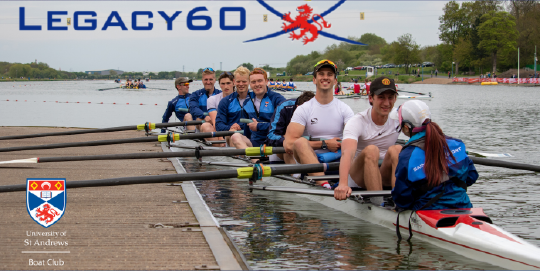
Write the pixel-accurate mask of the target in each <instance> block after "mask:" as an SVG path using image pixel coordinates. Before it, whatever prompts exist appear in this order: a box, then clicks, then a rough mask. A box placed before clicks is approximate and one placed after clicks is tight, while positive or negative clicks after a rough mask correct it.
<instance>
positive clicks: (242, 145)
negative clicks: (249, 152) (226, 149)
mask: <svg viewBox="0 0 541 271" xmlns="http://www.w3.org/2000/svg"><path fill="white" fill-rule="evenodd" d="M231 144H232V146H234V147H235V148H237V149H246V148H247V147H253V146H252V142H251V141H250V139H248V138H247V137H245V136H243V135H241V134H233V135H232V136H231Z"/></svg>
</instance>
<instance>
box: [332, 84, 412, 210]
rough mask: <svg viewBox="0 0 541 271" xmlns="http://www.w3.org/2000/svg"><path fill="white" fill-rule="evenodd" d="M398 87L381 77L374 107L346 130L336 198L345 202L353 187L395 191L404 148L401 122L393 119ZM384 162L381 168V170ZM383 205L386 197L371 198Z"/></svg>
mask: <svg viewBox="0 0 541 271" xmlns="http://www.w3.org/2000/svg"><path fill="white" fill-rule="evenodd" d="M396 96H397V91H396V85H395V83H394V80H393V79H389V78H387V77H385V76H381V77H378V78H376V79H375V80H374V82H372V84H371V86H370V94H369V96H368V101H369V102H370V105H371V106H372V107H370V108H368V109H366V110H365V111H363V112H360V113H358V114H356V115H355V116H354V117H353V118H352V119H351V120H350V121H349V122H348V123H347V125H346V127H345V128H344V138H343V141H342V159H341V160H340V183H339V185H338V187H336V189H335V190H334V198H335V199H337V200H345V199H346V198H347V197H349V195H351V191H352V189H351V187H356V188H362V189H366V190H382V189H383V188H386V189H391V188H392V187H394V183H395V179H396V177H395V169H396V165H397V164H398V154H399V153H400V151H401V149H402V147H401V146H400V145H395V144H396V140H397V139H398V134H399V133H398V131H397V130H396V128H397V127H398V126H399V124H400V123H398V121H397V120H393V119H391V118H389V114H390V113H391V111H392V109H393V106H394V103H395V102H396ZM380 160H382V161H383V162H382V163H381V167H380V166H378V163H379V161H380ZM371 201H372V203H374V204H376V205H380V204H381V203H382V201H383V199H382V197H373V198H371Z"/></svg>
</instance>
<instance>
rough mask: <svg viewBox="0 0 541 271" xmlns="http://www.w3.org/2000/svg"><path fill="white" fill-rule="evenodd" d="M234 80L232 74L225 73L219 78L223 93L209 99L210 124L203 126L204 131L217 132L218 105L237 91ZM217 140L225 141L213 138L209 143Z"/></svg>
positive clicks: (218, 145) (219, 145) (220, 145)
mask: <svg viewBox="0 0 541 271" xmlns="http://www.w3.org/2000/svg"><path fill="white" fill-rule="evenodd" d="M233 80H234V76H233V74H232V73H230V72H223V73H222V74H221V75H220V77H219V78H218V84H220V89H221V90H222V92H221V93H219V94H216V95H214V96H211V97H210V98H208V99H207V109H208V112H209V117H210V122H206V123H203V124H202V125H201V130H202V131H211V132H212V131H216V115H218V105H219V104H220V101H221V100H222V99H223V98H224V97H227V96H229V95H230V94H231V93H233V92H234V91H235V89H234V86H233ZM216 140H223V138H221V137H213V138H210V139H209V141H216ZM213 146H216V147H224V146H225V144H213Z"/></svg>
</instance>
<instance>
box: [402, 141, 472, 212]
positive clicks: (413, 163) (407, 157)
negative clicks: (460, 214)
mask: <svg viewBox="0 0 541 271" xmlns="http://www.w3.org/2000/svg"><path fill="white" fill-rule="evenodd" d="M425 136H426V133H425V131H423V132H420V133H417V134H415V135H414V136H413V137H412V138H411V139H410V140H409V141H408V142H407V143H406V145H405V146H404V148H403V149H402V151H401V152H400V155H399V156H398V165H397V166H396V171H395V175H396V183H395V186H394V188H393V191H392V196H393V200H394V202H395V204H396V206H397V207H399V208H402V209H408V210H419V209H421V208H422V207H423V206H424V205H425V204H426V203H427V202H428V201H429V200H430V199H432V198H433V197H435V196H436V195H438V194H439V193H440V192H442V189H445V192H444V194H443V196H442V197H441V198H439V199H438V201H436V202H435V203H434V204H432V205H430V206H428V207H426V208H425V209H424V210H439V209H456V208H471V207H472V204H471V202H470V198H469V197H468V194H466V190H465V189H464V188H462V187H460V186H458V185H457V184H455V182H453V181H452V180H449V179H452V178H457V179H455V180H456V181H458V182H464V183H465V184H466V186H470V185H472V184H474V183H475V181H476V180H477V178H478V177H479V174H478V173H477V170H476V169H475V166H474V165H473V162H472V161H471V159H470V158H469V157H468V155H467V154H466V146H465V145H464V143H463V142H462V141H461V140H459V139H454V138H449V137H448V138H447V139H446V141H447V144H448V145H449V149H450V150H451V152H452V153H453V155H454V157H455V159H456V162H455V161H453V160H452V159H451V161H450V162H449V164H448V166H449V175H448V176H447V175H446V174H445V173H443V175H444V176H443V180H442V181H444V182H442V183H441V184H440V185H438V186H436V187H434V188H432V189H428V188H427V185H426V184H427V182H428V181H427V179H426V175H425V172H424V168H423V167H424V164H425V151H424V146H425Z"/></svg>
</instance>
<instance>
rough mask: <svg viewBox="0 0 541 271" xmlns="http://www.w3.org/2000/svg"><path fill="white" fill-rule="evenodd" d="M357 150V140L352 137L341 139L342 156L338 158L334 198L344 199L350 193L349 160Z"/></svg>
mask: <svg viewBox="0 0 541 271" xmlns="http://www.w3.org/2000/svg"><path fill="white" fill-rule="evenodd" d="M356 151H357V141H356V140H354V139H350V138H348V139H345V140H344V141H342V157H341V158H340V171H339V172H340V173H339V174H340V175H339V176H340V177H339V183H338V187H336V188H335V189H334V198H335V199H337V200H345V199H346V198H347V197H349V195H351V188H350V187H349V185H348V176H349V169H350V168H351V162H353V158H355V152H356Z"/></svg>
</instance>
